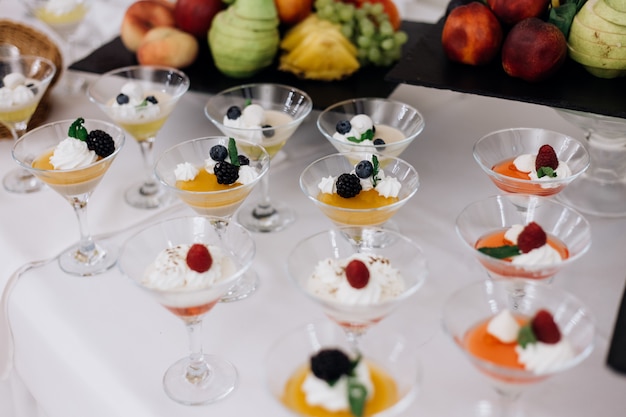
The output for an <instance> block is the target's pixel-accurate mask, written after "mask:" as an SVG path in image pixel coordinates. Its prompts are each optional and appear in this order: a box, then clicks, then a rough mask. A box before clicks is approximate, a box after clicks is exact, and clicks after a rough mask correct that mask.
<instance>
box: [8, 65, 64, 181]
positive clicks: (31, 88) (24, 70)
mask: <svg viewBox="0 0 626 417" xmlns="http://www.w3.org/2000/svg"><path fill="white" fill-rule="evenodd" d="M56 71H57V68H56V66H55V65H54V64H53V63H52V61H50V60H49V59H46V58H42V57H37V56H30V55H21V56H20V55H18V56H2V57H0V80H4V79H5V77H6V76H7V75H10V74H22V75H23V76H24V78H25V79H26V82H25V83H24V85H25V87H24V88H25V89H27V91H23V92H22V93H21V94H20V97H15V98H14V99H8V100H4V99H2V100H0V123H2V124H3V125H5V126H6V127H7V128H8V129H9V131H10V132H11V135H12V136H13V139H14V140H15V141H17V140H18V139H19V138H20V137H22V136H23V135H24V133H25V132H26V130H27V128H28V122H29V121H30V119H31V117H32V116H33V114H34V113H35V110H36V109H37V106H38V105H39V102H40V100H41V98H42V97H43V95H44V93H45V92H46V90H47V89H48V86H49V85H50V82H51V81H52V79H53V78H54V75H55V74H56ZM0 86H1V87H4V88H6V86H5V83H4V81H3V82H2V83H0ZM18 88H19V87H18ZM2 184H3V185H4V188H5V189H6V190H7V191H11V192H14V193H29V192H34V191H38V190H40V189H41V187H42V186H43V184H42V183H41V182H40V181H39V180H37V178H36V177H35V176H34V175H32V174H31V172H30V171H28V170H26V169H22V168H18V169H15V170H12V171H9V173H7V174H6V175H5V176H4V178H3V180H2Z"/></svg>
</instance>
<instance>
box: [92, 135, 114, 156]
mask: <svg viewBox="0 0 626 417" xmlns="http://www.w3.org/2000/svg"><path fill="white" fill-rule="evenodd" d="M87 147H88V148H89V150H91V151H94V152H95V153H96V155H98V156H99V157H101V158H106V157H107V156H109V155H111V154H112V153H113V152H115V142H114V141H113V138H112V137H111V135H109V134H108V133H107V132H105V131H104V130H100V129H94V130H92V131H91V132H89V135H87Z"/></svg>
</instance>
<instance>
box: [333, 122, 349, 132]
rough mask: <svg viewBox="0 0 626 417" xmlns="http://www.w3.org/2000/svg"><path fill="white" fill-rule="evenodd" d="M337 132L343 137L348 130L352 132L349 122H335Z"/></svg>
mask: <svg viewBox="0 0 626 417" xmlns="http://www.w3.org/2000/svg"><path fill="white" fill-rule="evenodd" d="M335 129H336V130H337V132H338V133H339V134H341V135H345V134H346V133H348V132H349V131H350V130H352V125H351V124H350V121H349V120H340V121H338V122H337V126H335Z"/></svg>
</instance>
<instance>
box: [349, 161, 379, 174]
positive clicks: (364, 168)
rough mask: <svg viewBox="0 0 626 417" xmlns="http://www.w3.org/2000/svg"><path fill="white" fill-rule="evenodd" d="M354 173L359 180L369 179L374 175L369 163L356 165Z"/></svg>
mask: <svg viewBox="0 0 626 417" xmlns="http://www.w3.org/2000/svg"><path fill="white" fill-rule="evenodd" d="M354 173H355V174H356V176H357V177H359V178H369V177H370V176H371V175H372V174H373V173H374V166H373V165H372V163H371V162H370V161H365V160H364V161H361V162H359V163H358V164H356V167H355V168H354Z"/></svg>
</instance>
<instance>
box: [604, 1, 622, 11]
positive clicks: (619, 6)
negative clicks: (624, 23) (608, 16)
mask: <svg viewBox="0 0 626 417" xmlns="http://www.w3.org/2000/svg"><path fill="white" fill-rule="evenodd" d="M604 1H606V4H607V5H609V6H610V7H611V8H612V9H615V10H617V11H618V12H626V0H604Z"/></svg>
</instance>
